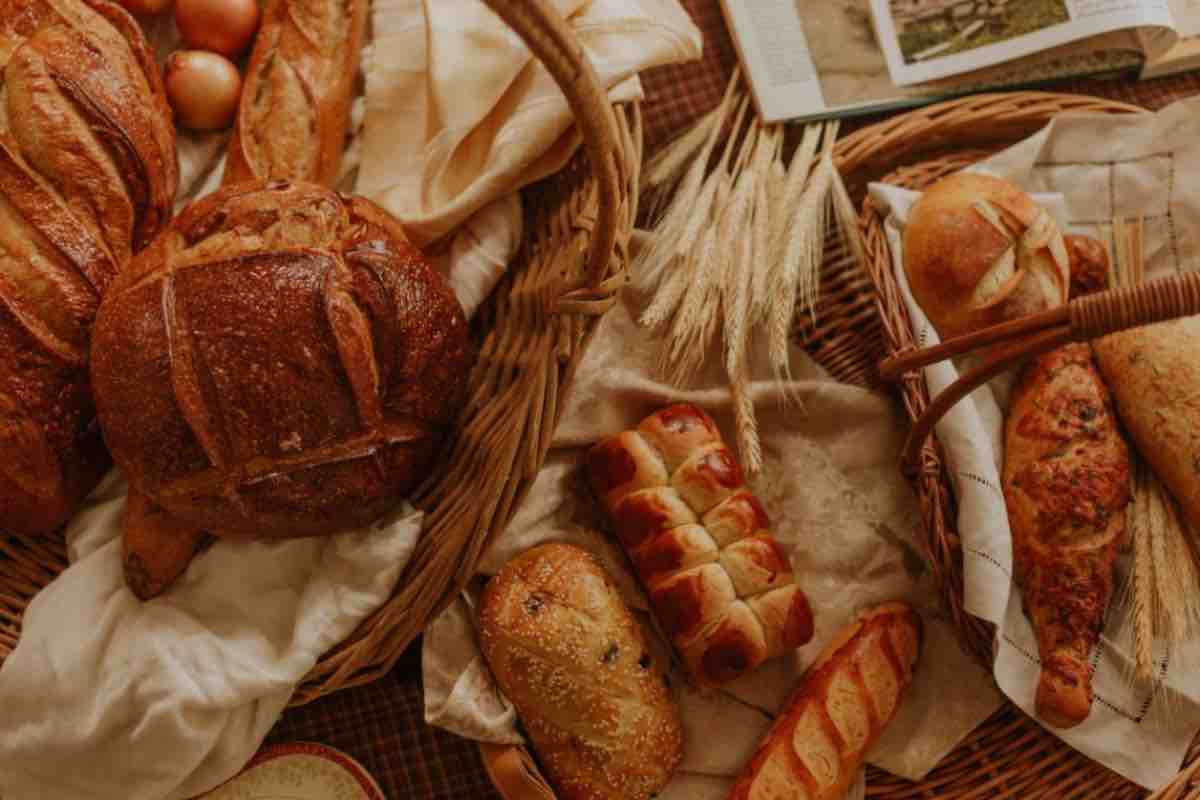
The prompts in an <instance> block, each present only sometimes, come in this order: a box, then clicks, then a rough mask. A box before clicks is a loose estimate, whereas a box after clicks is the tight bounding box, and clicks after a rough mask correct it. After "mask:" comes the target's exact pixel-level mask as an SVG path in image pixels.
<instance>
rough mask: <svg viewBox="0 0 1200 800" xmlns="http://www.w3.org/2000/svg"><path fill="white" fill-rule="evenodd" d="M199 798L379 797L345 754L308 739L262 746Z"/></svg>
mask: <svg viewBox="0 0 1200 800" xmlns="http://www.w3.org/2000/svg"><path fill="white" fill-rule="evenodd" d="M201 800H385V799H384V796H383V792H382V791H380V789H379V785H378V784H376V783H375V781H374V779H372V778H371V776H370V775H369V774H367V771H366V770H365V769H363V767H362V765H361V764H359V763H358V762H357V761H355V760H354V759H352V758H350V756H348V755H346V754H345V753H342V752H340V751H338V750H334V749H333V748H331V747H325V746H324V745H320V744H312V743H310V742H291V743H288V744H277V745H272V746H270V747H266V748H263V749H262V750H260V751H259V753H258V754H257V755H256V756H254V758H252V759H251V760H250V763H249V764H247V765H246V768H245V769H244V770H242V772H241V773H240V774H238V775H237V777H235V778H233V779H232V780H231V781H229V782H228V783H226V784H223V785H221V786H219V787H217V788H216V789H214V790H213V791H211V792H209V793H208V794H206V795H203V797H202V798H201Z"/></svg>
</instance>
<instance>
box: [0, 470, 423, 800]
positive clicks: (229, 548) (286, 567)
mask: <svg viewBox="0 0 1200 800" xmlns="http://www.w3.org/2000/svg"><path fill="white" fill-rule="evenodd" d="M124 505H125V485H124V483H123V482H122V480H121V479H120V477H119V476H118V474H117V473H116V472H113V473H111V474H110V475H109V476H108V477H107V478H106V479H105V480H104V482H103V483H102V484H101V485H100V486H99V487H98V488H97V489H96V491H95V492H94V493H93V494H92V496H91V498H89V500H88V502H87V504H86V506H85V508H84V509H83V511H81V512H80V513H79V514H78V515H76V517H75V518H74V519H73V520H72V521H71V523H70V524H69V525H68V527H67V531H66V536H67V543H68V552H69V556H70V559H71V566H70V567H69V568H68V569H67V570H66V571H65V572H63V574H62V575H60V576H59V577H58V578H57V579H55V580H54V582H52V583H51V584H50V585H49V586H48V587H46V588H45V589H43V590H42V591H41V592H39V593H38V594H37V596H36V597H34V598H33V600H32V601H31V602H30V604H29V607H28V608H27V609H26V612H25V619H24V625H23V628H22V632H21V638H20V640H19V641H18V643H17V647H16V649H15V650H14V651H13V652H12V654H10V655H9V657H8V658H7V659H6V660H5V661H4V665H3V667H2V668H0V710H2V711H0V725H2V726H3V735H0V797H3V798H4V799H5V800H84V799H85V798H87V799H88V800H92V799H93V798H94V799H95V800H117V798H121V799H122V800H162V798H170V799H171V800H183V798H188V797H193V796H195V795H197V794H199V793H201V792H204V791H207V790H209V789H212V788H213V787H214V786H217V785H218V784H220V783H221V782H223V781H225V780H228V779H229V778H231V777H233V775H235V774H236V773H237V772H238V770H240V769H241V768H242V767H243V766H244V765H245V763H246V761H247V760H249V758H250V757H251V756H252V755H254V752H255V751H256V750H257V749H258V747H259V745H261V744H262V740H263V738H264V737H265V736H266V735H267V732H268V731H269V730H270V728H271V726H272V725H274V724H275V721H276V719H278V717H279V714H280V713H282V711H283V709H284V707H285V706H286V705H287V703H288V700H289V699H290V698H291V696H292V692H293V691H294V689H295V687H296V684H297V683H299V681H300V680H301V679H302V678H303V677H304V675H305V674H306V673H307V672H308V671H309V670H310V669H311V668H312V667H313V665H314V664H315V663H316V662H317V659H318V658H319V657H320V656H321V655H322V654H323V653H325V652H326V651H328V650H329V649H331V648H332V647H333V646H334V645H336V644H337V643H338V642H340V641H341V640H343V639H345V638H346V637H347V636H348V635H350V633H352V632H353V631H354V629H355V628H356V627H357V626H358V624H359V622H360V621H361V620H362V619H363V618H364V617H365V616H366V615H367V614H369V613H370V612H371V611H373V610H374V609H375V608H377V607H378V606H379V605H380V604H381V603H382V602H383V601H384V600H386V599H387V598H388V597H389V596H390V595H391V593H392V589H393V588H394V586H395V584H396V580H397V578H398V577H399V575H400V571H401V570H402V569H403V567H404V565H405V564H406V563H407V562H408V559H409V557H410V556H411V554H412V550H413V547H414V546H415V544H416V541H417V536H418V534H419V532H420V529H421V518H422V514H421V513H420V512H417V511H415V510H413V509H412V508H411V507H410V506H407V505H406V506H405V507H403V508H401V509H399V510H397V511H396V512H395V513H394V514H393V515H392V516H390V517H389V518H388V519H386V520H383V521H381V522H380V523H379V524H377V525H375V526H373V527H372V528H370V529H368V530H362V531H357V532H350V533H343V534H339V535H336V536H328V537H319V538H308V539H295V540H291V541H284V542H233V541H227V540H222V541H219V542H217V543H216V544H214V545H213V546H212V547H211V548H209V549H208V550H207V551H205V552H204V553H201V554H200V555H198V556H197V557H196V558H195V559H194V560H193V562H192V564H191V565H190V566H189V567H188V570H187V572H186V573H185V574H184V575H183V576H182V577H181V578H180V579H179V581H178V583H177V584H176V585H175V586H173V587H172V588H171V590H170V591H168V592H167V593H165V594H164V595H163V596H161V597H159V598H156V599H154V600H151V601H150V602H148V603H142V602H140V601H139V600H138V599H137V598H136V597H134V595H133V593H132V592H131V591H129V589H128V588H127V587H126V585H125V579H124V576H123V574H122V571H121V535H120V532H121V524H120V522H121V511H122V509H123V507H124Z"/></svg>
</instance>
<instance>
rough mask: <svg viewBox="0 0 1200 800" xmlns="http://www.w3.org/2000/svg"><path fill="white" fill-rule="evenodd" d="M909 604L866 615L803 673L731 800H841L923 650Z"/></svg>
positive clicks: (892, 605) (918, 621) (918, 620)
mask: <svg viewBox="0 0 1200 800" xmlns="http://www.w3.org/2000/svg"><path fill="white" fill-rule="evenodd" d="M922 630H923V628H922V625H921V618H920V616H918V614H917V612H916V611H914V610H913V609H912V607H911V606H909V605H908V604H907V603H899V602H897V603H887V604H885V605H882V606H878V607H877V608H874V609H872V610H870V611H867V612H864V613H863V614H861V615H860V616H859V617H858V619H856V620H855V621H854V622H853V623H851V624H850V625H849V626H848V627H847V628H845V629H844V630H843V631H842V632H841V633H840V634H838V635H837V636H836V637H835V638H834V640H833V641H832V642H831V643H830V644H829V646H828V647H826V648H825V651H824V652H823V653H822V654H821V655H820V656H819V657H818V658H817V660H816V662H815V663H813V665H812V666H811V667H809V669H808V671H807V672H806V673H805V674H804V678H803V679H802V680H801V682H800V685H799V686H798V687H797V688H796V691H795V692H793V693H792V696H791V698H790V699H789V700H788V702H787V704H786V705H785V706H784V709H783V711H782V712H781V713H780V714H779V717H778V718H777V719H776V720H775V724H774V725H773V726H771V730H770V731H769V732H768V733H767V735H766V737H765V738H764V739H763V741H762V744H760V745H759V747H758V750H757V752H755V754H754V757H753V758H751V759H750V763H749V764H747V765H746V769H745V770H744V771H743V772H742V775H741V777H740V778H739V779H738V781H737V783H736V784H734V787H733V791H732V792H731V793H730V795H729V800H784V798H787V800H838V798H841V797H842V796H843V795H844V794H845V792H846V790H847V789H848V788H849V786H850V784H851V783H853V782H854V778H855V775H856V774H857V773H858V769H859V767H860V766H862V762H863V759H864V758H865V756H866V753H867V751H868V750H870V749H871V746H872V745H874V744H875V742H876V740H878V739H879V736H880V734H882V733H883V729H884V728H885V727H886V726H887V724H888V723H889V722H891V721H892V719H893V717H895V715H896V710H897V709H898V708H899V707H900V702H901V700H902V699H903V697H904V694H905V692H906V691H907V690H908V687H909V685H910V684H911V683H912V677H913V670H914V668H915V667H916V663H917V658H918V656H919V655H920V651H921V639H922Z"/></svg>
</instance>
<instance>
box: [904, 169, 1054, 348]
mask: <svg viewBox="0 0 1200 800" xmlns="http://www.w3.org/2000/svg"><path fill="white" fill-rule="evenodd" d="M904 271H905V274H906V276H907V277H908V283H909V288H910V289H911V290H912V293H913V298H914V299H915V300H916V301H917V303H918V305H920V306H921V308H922V310H924V312H925V314H926V316H928V317H929V321H930V322H931V323H933V326H934V328H936V329H937V332H938V334H939V336H940V337H941V338H942V339H943V340H945V339H949V338H952V337H955V336H960V335H962V334H965V333H969V332H971V331H975V330H979V329H981V328H985V327H988V326H990V325H994V324H997V323H1000V322H1004V321H1006V320H1012V319H1018V318H1020V317H1023V316H1027V315H1029V314H1033V313H1035V312H1038V311H1042V310H1045V309H1046V308H1050V307H1053V306H1057V305H1060V304H1061V303H1063V302H1065V301H1066V298H1067V291H1068V284H1069V275H1070V265H1069V257H1068V254H1067V250H1066V244H1065V243H1064V241H1063V237H1062V235H1061V234H1060V233H1059V232H1058V228H1057V225H1056V224H1055V222H1054V220H1053V219H1052V218H1051V217H1050V215H1049V214H1048V213H1047V212H1046V211H1045V210H1044V209H1042V208H1041V207H1040V206H1038V205H1037V204H1036V203H1034V201H1033V199H1032V198H1031V197H1030V196H1029V195H1028V194H1026V193H1025V192H1023V191H1021V190H1020V189H1019V188H1017V187H1016V186H1014V185H1013V184H1011V183H1009V182H1008V181H1004V180H1001V179H999V178H993V177H991V176H988V175H977V174H972V173H958V174H955V175H951V176H949V177H947V178H943V179H942V180H940V181H938V182H937V183H935V184H934V185H933V186H931V187H929V188H928V189H927V190H926V191H925V192H924V193H923V194H922V195H921V198H920V199H919V200H918V201H917V203H916V204H915V205H914V206H913V209H912V213H911V215H910V216H909V219H908V223H907V224H906V225H905V226H904Z"/></svg>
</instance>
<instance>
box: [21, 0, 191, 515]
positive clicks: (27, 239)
mask: <svg viewBox="0 0 1200 800" xmlns="http://www.w3.org/2000/svg"><path fill="white" fill-rule="evenodd" d="M0 70H2V72H0V453H2V454H3V457H0V528H2V529H3V530H4V531H5V532H7V533H17V534H27V535H28V534H37V533H42V532H47V531H51V530H53V529H55V528H57V527H58V526H60V525H61V524H62V523H63V522H65V521H66V520H67V518H68V517H69V516H70V515H71V513H72V512H73V511H74V510H75V508H76V507H77V506H78V504H79V502H80V501H81V500H82V499H83V498H84V497H85V496H86V495H87V493H88V492H89V491H91V489H92V488H93V487H94V486H95V484H96V482H97V481H98V480H99V478H100V475H102V474H103V472H104V470H105V469H107V467H108V455H107V453H106V452H105V450H104V446H103V443H102V442H101V439H100V431H99V428H98V427H97V425H96V418H95V410H94V408H93V405H92V397H91V391H90V389H89V384H88V352H89V342H90V336H91V330H92V323H93V320H94V318H95V315H96V310H97V308H98V306H99V304H100V297H101V296H102V295H103V294H104V293H105V291H107V290H108V288H109V285H110V283H111V282H112V281H113V279H114V277H115V276H116V274H117V272H118V271H119V270H121V269H122V268H123V267H124V265H125V263H126V262H127V261H128V259H129V257H130V255H131V253H133V252H134V251H136V250H137V249H139V248H140V247H142V246H143V245H144V244H145V243H146V242H148V241H149V240H150V238H151V237H153V236H154V234H155V233H156V232H157V231H158V230H159V228H161V227H162V225H163V224H164V223H165V222H166V220H167V219H168V218H169V217H170V213H171V205H172V203H173V201H174V197H175V190H176V185H177V183H178V175H177V172H176V162H175V133H174V128H173V127H172V125H171V115H170V111H169V109H168V108H167V105H166V99H165V95H164V94H163V87H162V81H161V79H160V77H159V73H158V68H157V66H156V65H155V63H154V56H153V54H152V53H151V51H150V48H149V46H148V45H147V43H146V41H145V39H144V38H143V37H142V34H141V31H140V30H139V28H138V26H137V23H135V22H134V21H133V19H132V18H131V17H130V16H129V15H128V14H127V13H125V11H123V10H122V9H121V8H119V7H118V6H116V5H112V4H110V3H107V2H103V0H91V1H90V2H88V3H84V2H80V0H0Z"/></svg>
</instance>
